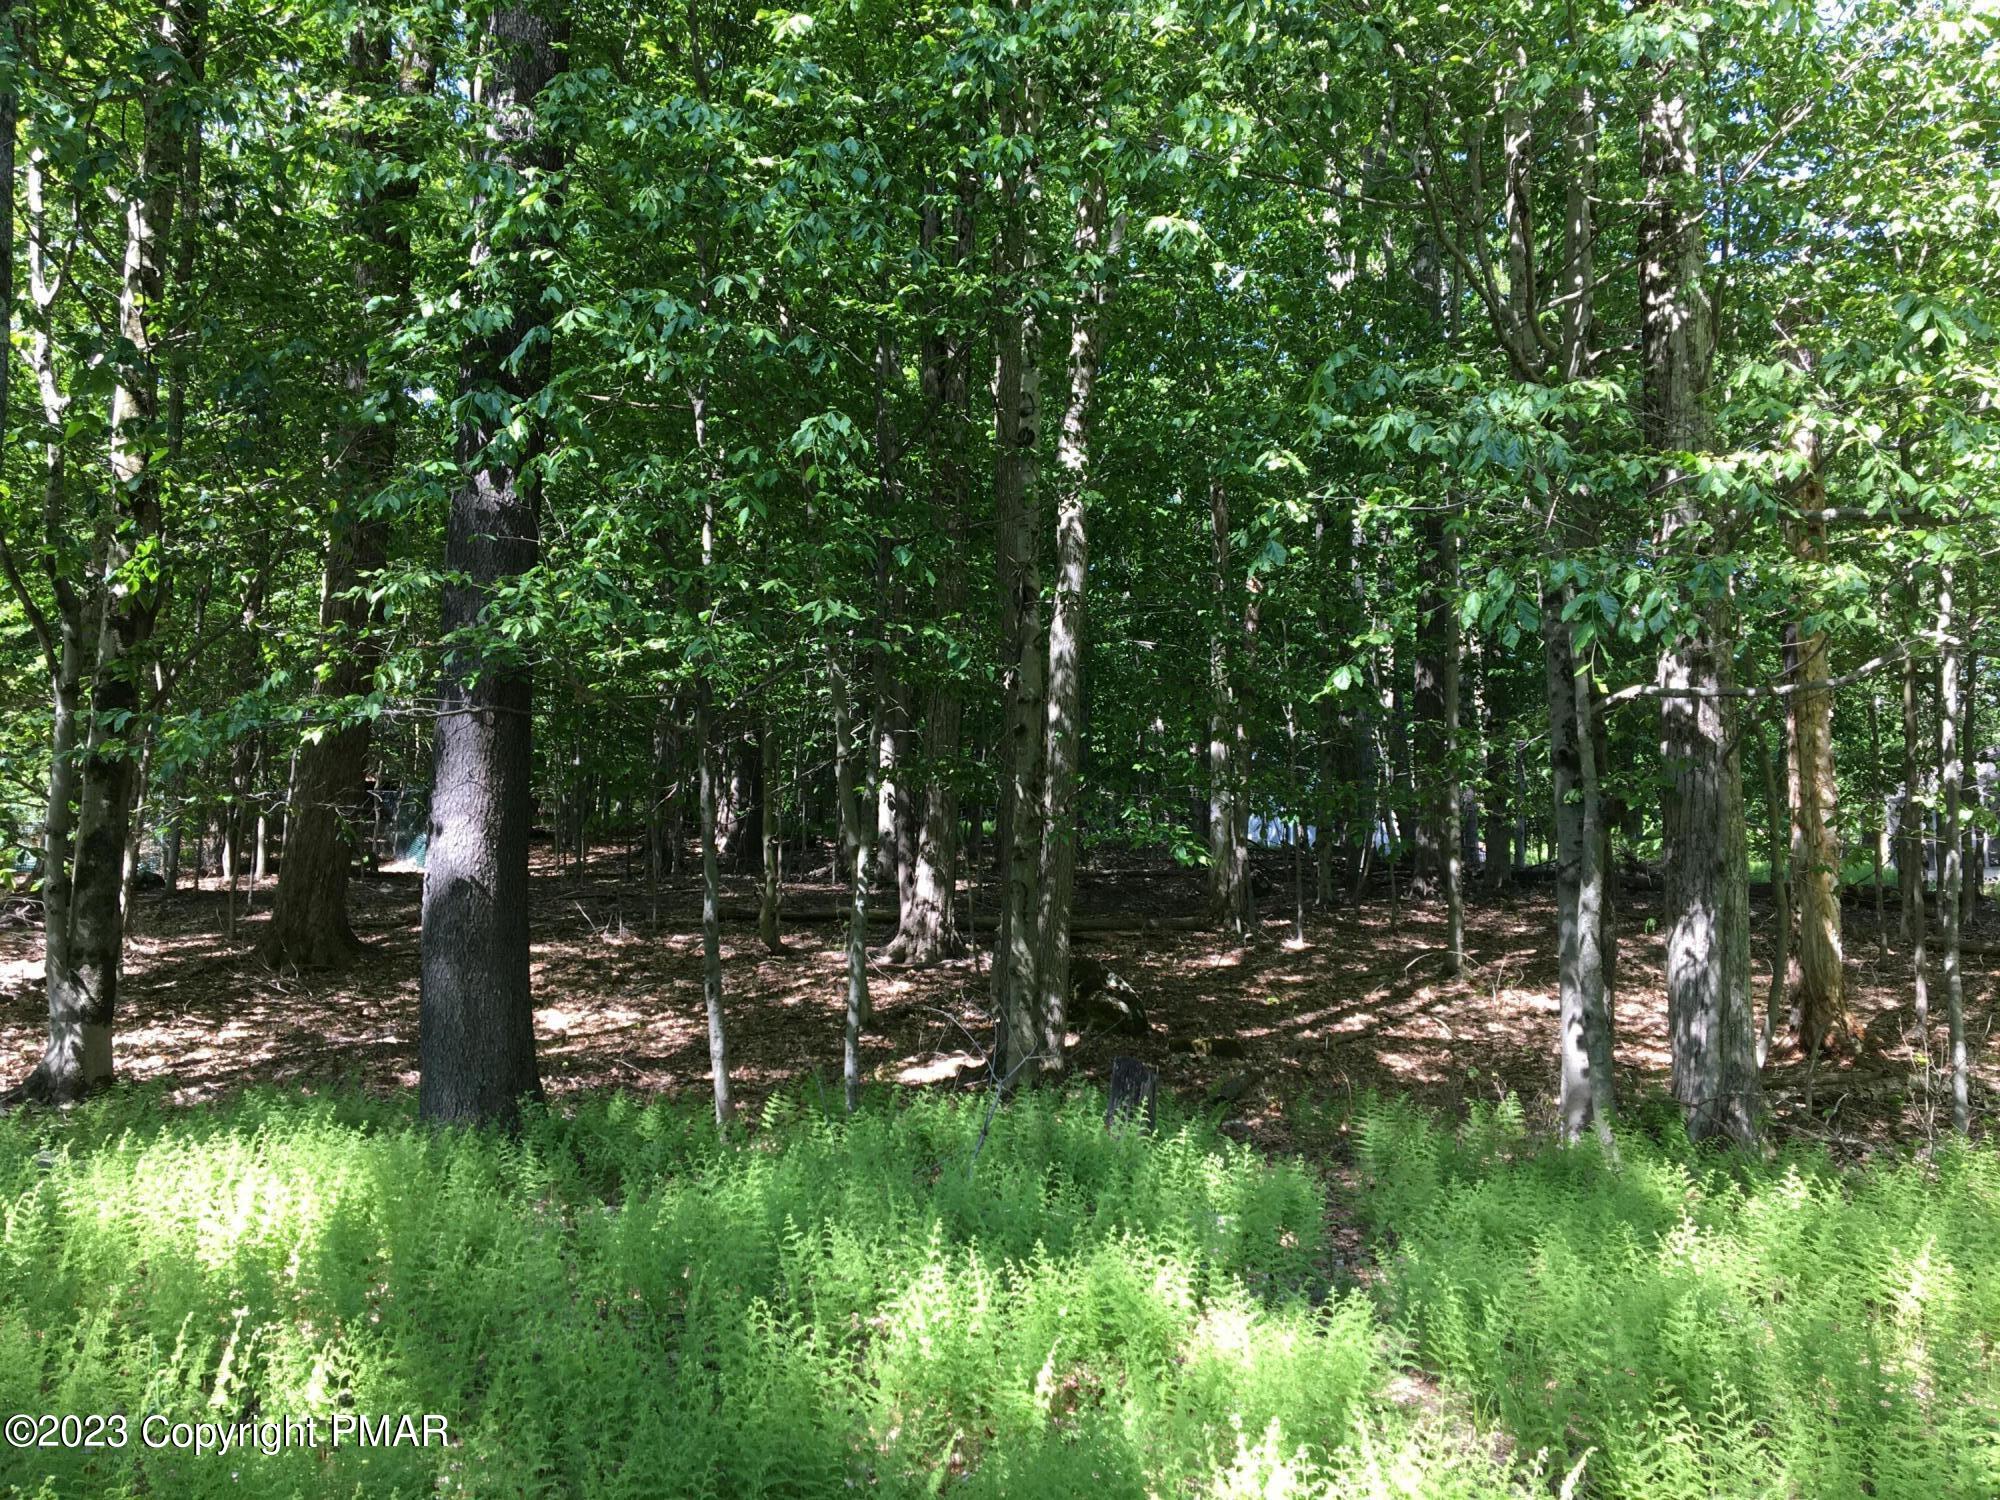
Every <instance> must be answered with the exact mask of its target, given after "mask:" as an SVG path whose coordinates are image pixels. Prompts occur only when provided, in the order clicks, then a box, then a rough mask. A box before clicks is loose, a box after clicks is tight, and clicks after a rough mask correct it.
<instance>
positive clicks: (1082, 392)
mask: <svg viewBox="0 0 2000 1500" xmlns="http://www.w3.org/2000/svg"><path fill="white" fill-rule="evenodd" d="M1105 213H1106V207H1105V191H1104V184H1103V181H1102V180H1101V179H1098V180H1095V181H1093V182H1091V183H1090V184H1088V185H1087V186H1086V187H1085V188H1084V189H1083V192H1082V195H1081V197H1080V199H1079V200H1078V203H1077V218H1076V231H1075V252H1076V258H1077V261H1078V263H1079V268H1080V271H1082V272H1083V273H1084V274H1088V275H1090V276H1091V277H1092V278H1093V280H1092V282H1091V285H1090V287H1089V288H1088V290H1086V291H1085V292H1084V293H1083V295H1082V296H1081V298H1080V299H1079V302H1078V306H1077V308H1076V311H1075V313H1074V314H1073V315H1072V317H1071V319H1070V336H1069V395H1068V400H1067V401H1066V402H1065V404H1064V407H1063V416H1062V430H1061V432H1060V434H1059V435H1058V436H1057V439H1056V470H1057V484H1056V587H1055V602H1054V605H1053V607H1052V608H1051V610H1050V613H1049V666H1048V679H1047V681H1048V689H1047V694H1048V707H1047V715H1046V719H1047V727H1046V739H1045V741H1044V744H1043V749H1042V763H1043V768H1044V769H1043V801H1042V818H1041V822H1042V852H1041V870H1040V875H1039V881H1040V886H1039V892H1038V894H1039V899H1040V907H1039V910H1038V912H1037V918H1036V926H1037V934H1036V941H1037V946H1038V949H1039V951H1038V953H1037V956H1036V983H1037V985H1038V986H1039V989H1040V995H1039V998H1038V1000H1037V1004H1036V1009H1037V1012H1038V1019H1039V1022H1040V1025H1041V1032H1042V1037H1041V1047H1042V1069H1043V1071H1044V1072H1045V1073H1060V1072H1061V1071H1062V1068H1063V1061H1064V1056H1065V1040H1066V1035H1067V1026H1068V1022H1067V1019H1066V1015H1067V1007H1068V1003H1069V933H1070V926H1069V924H1070V901H1071V897H1072V896H1073V895H1074V892H1075V887H1076V843H1077V827H1076V788H1077V775H1078V768H1079V765H1080V764H1081V757H1082V751H1083V653H1084V621H1085V617H1084V588H1085V586H1086V584H1087V583H1088V582H1089V538H1088V534H1087V527H1088V511H1089V500H1090V488H1089V487H1090V480H1091V471H1090V456H1091V454H1090V437H1091V434H1090V416H1091V406H1090V401H1091V391H1092V389H1093V387H1094V386H1095V384H1096V381H1097V362H1098V358H1099V355H1100V353H1101V351H1102V349H1103V346H1104V309H1105V303H1106V301H1107V298H1108V291H1109V289H1108V287H1107V285H1106V283H1105V282H1104V281H1103V280H1102V279H1101V276H1102V271H1101V268H1100V267H1101V259H1102V258H1105V257H1109V256H1112V255H1115V254H1116V253H1117V248H1118V240H1119V238H1120V233H1119V227H1118V226H1117V225H1109V226H1107V224H1106V222H1105Z"/></svg>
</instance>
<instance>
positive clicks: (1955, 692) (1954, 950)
mask: <svg viewBox="0 0 2000 1500" xmlns="http://www.w3.org/2000/svg"><path fill="white" fill-rule="evenodd" d="M1954 571H1955V570H1954V568H1953V567H1952V565H1950V564H1946V565H1945V566H1944V567H1943V568H1942V569H1941V570H1940V571H1939V575H1938V639H1939V640H1940V641H1942V642H1943V643H1944V656H1943V659H1942V661H1941V662H1940V664H1939V672H1938V737H1939V745H1938V749H1939V753H1938V791H1939V795H1940V798H1941V800H1942V801H1943V803H1944V830H1943V837H1942V839H1941V841H1940V842H1941V847H1942V852H1943V855H1944V867H1943V869H1942V871H1941V872H1940V874H1941V878H1940V881H1939V889H1938V926H1939V940H1940V943H1941V944H1942V946H1943V948H1944V1007H1945V1026H1946V1029H1947V1035H1948V1040H1949V1044H1950V1047H1951V1125H1952V1129H1954V1130H1956V1131H1957V1132H1958V1133H1959V1134H1960V1135H1964V1134H1965V1133H1966V1132H1967V1131H1968V1130H1969V1129H1970V1128H1971V1123H1972V1115H1971V1096H1970V1088H1969V1077H1970V1068H1969V1066H1968V1059H1967V1055H1966V1046H1965V984H1964V980H1963V978H1962V976H1961V975H1960V973H1959V947H1958V943H1959V909H1958V903H1959V889H1960V885H1961V883H1962V881H1963V879H1964V847H1963V845H1962V843H1961V841H1960V839H1959V800H1960V794H1961V790H1962V783H1963V782H1964V779H1965V760H1964V755H1965V751H1964V743H1965V697H1964V692H1963V684H1962V681H1961V673H1962V668H1963V660H1962V656H1961V648H1960V646H1959V643H1958V640H1957V638H1956V637H1955V636H1954V634H1953V631H1954V630H1956V629H1957V628H1958V621H1957V620H1955V619H1954V618H1953V610H1952V587H1953V583H1954Z"/></svg>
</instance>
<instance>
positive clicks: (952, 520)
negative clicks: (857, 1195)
mask: <svg viewBox="0 0 2000 1500" xmlns="http://www.w3.org/2000/svg"><path fill="white" fill-rule="evenodd" d="M953 218H954V222H953V232H952V236H951V240H950V244H949V248H948V249H947V250H946V251H945V252H944V258H945V262H946V265H947V266H948V267H949V268H951V269H956V268H959V267H963V266H964V265H965V264H966V263H967V262H968V261H969V260H970V259H971V255H972V215H971V211H970V206H969V204H968V203H967V202H966V192H965V190H964V189H963V188H961V191H960V193H959V195H958V200H957V205H956V208H955V211H954V216H953ZM921 232H922V238H923V244H924V248H925V249H926V250H927V251H933V252H935V251H936V248H937V246H938V244H939V242H940V240H942V239H943V236H944V224H943V215H942V212H941V210H940V209H939V207H938V206H937V205H936V204H935V203H931V204H929V205H928V206H927V207H926V208H925V210H924V220H923V228H922V231H921ZM933 315H934V321H933V325H932V327H931V328H930V330H928V331H927V332H926V333H925V335H924V341H923V349H922V360H923V377H922V379H923V396H924V404H925V408H926V410H927V412H928V415H929V421H928V422H927V423H926V424H925V425H926V430H927V431H928V432H929V433H930V434H931V441H932V444H933V450H932V456H931V474H932V487H931V520H932V524H933V525H934V526H935V527H936V528H937V531H938V534H939V535H940V536H941V537H942V538H943V539H944V551H943V554H942V555H941V556H940V557H939V559H938V567H937V587H936V590H935V592H934V593H933V595H932V603H931V615H932V619H933V622H934V623H935V625H936V626H937V628H938V629H940V630H943V631H948V632H952V633H953V634H954V636H955V635H956V633H957V632H958V631H960V630H961V629H962V628H963V625H964V621H963V620H962V618H961V616H962V615H963V613H964V610H965V552H966V545H967V536H968V523H967V516H966V509H967V503H968V502H967V493H968V484H967V474H966V466H965V455H964V443H965V440H966V437H967V429H968V427H969V423H970V411H969V409H968V401H969V397H970V384H971V382H970V369H969V360H970V353H971V351H970V347H969V340H968V339H966V338H965V337H964V336H963V335H962V334H961V333H959V332H957V331H955V330H954V329H951V328H950V327H949V326H948V325H947V324H946V323H945V321H944V318H945V309H944V306H943V304H942V299H940V301H939V305H938V306H936V307H935V308H934V309H933ZM962 721H963V699H962V697H961V692H960V687H959V671H958V666H957V664H956V663H955V662H953V661H951V660H949V659H947V660H946V661H945V662H943V663H942V664H941V665H940V668H939V671H938V673H937V677H936V681H935V684H934V685H933V686H932V688H931V693H930V703H929V708H928V710H927V712H926V713H925V714H924V721H923V743H924V757H923V759H924V774H925V777H926V778H927V779H926V782H925V784H924V786H923V789H922V795H921V798H920V799H919V801H918V808H917V814H918V816H917V827H916V849H915V853H914V858H913V859H912V861H911V863H910V871H909V875H910V878H909V892H908V895H907V897H906V898H905V899H904V900H903V901H902V902H901V912H902V920H901V923H900V925H899V927H898V929H897V932H896V936H895V939H894V941H893V942H891V943H890V945H889V957H890V958H891V959H892V960H893V961H895V962H898V963H913V964H934V963H937V962H939V961H940V960H942V959H946V958H955V957H957V956H958V955H959V954H960V953H962V952H963V951H964V949H965V943H964V939H963V938H962V937H961V936H960V935H959V930H958V914H957V892H958V882H957V867H958V783H957V781H956V780H955V778H954V777H953V776H952V774H951V773H952V764H953V762H954V761H955V760H956V759H957V758H958V753H959V732H960V728H961V724H962Z"/></svg>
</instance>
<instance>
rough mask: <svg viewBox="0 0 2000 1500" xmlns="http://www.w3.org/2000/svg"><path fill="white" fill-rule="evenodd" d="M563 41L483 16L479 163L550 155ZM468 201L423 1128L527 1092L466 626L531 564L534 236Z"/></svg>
mask: <svg viewBox="0 0 2000 1500" xmlns="http://www.w3.org/2000/svg"><path fill="white" fill-rule="evenodd" d="M566 40H567V26H566V22H565V21H564V20H563V19H562V17H561V15H560V13H559V12H555V13H551V12H547V11H545V10H543V9H534V10H531V9H528V8H525V7H510V8H507V9H502V10H497V11H495V12H493V13H492V15H491V17H490V18H489V20H488V21H487V24H486V38H485V50H486V57H487V66H488V68H489V69H490V72H489V73H488V75H487V76H486V78H485V79H484V80H483V83H484V88H485V90H486V94H485V97H484V98H481V99H480V100H478V102H479V103H480V104H483V105H485V106H486V107H487V109H488V110H489V111H490V117H489V118H490V119H491V120H492V121H493V124H492V125H491V127H490V128H489V134H488V146H487V152H486V155H487V161H488V164H489V166H490V167H491V168H492V169H493V170H494V171H495V172H496V173H498V174H499V175H500V178H501V180H502V181H506V180H509V179H514V178H516V176H517V174H520V173H522V172H524V171H526V170H531V169H535V170H541V171H548V170H551V169H553V168H554V167H556V166H557V165H558V164H559V160H560V158H559V156H558V154H557V149H556V147H555V146H554V144H553V143H552V142H551V141H550V140H548V139H547V137H546V136H545V135H544V134H543V132H542V131H541V130H540V129H539V128H538V126H539V121H538V120H537V118H536V104H537V100H538V96H539V95H540V94H541V93H542V91H543V90H544V89H545V88H546V87H547V86H548V85H549V84H550V83H551V82H553V81H554V79H555V78H556V76H557V75H558V74H559V73H560V72H561V71H562V69H563V66H564V58H563V49H564V43H565V41H566ZM476 212H477V214H478V216H479V217H480V219H481V220H482V228H481V229H480V231H479V233H478V235H477V237H476V238H475V240H474V244H473V252H472V264H473V271H474V275H475V279H476V280H478V281H480V282H483V283H485V284H486V285H485V286H484V287H482V291H484V292H485V293H486V294H487V295H489V296H492V297H493V298H494V299H495V305H496V307H497V308H504V309H505V310H506V313H505V321H504V323H503V324H502V325H501V326H499V327H497V328H495V329H493V330H492V331H491V332H490V333H487V334H485V335H483V336H482V337H480V338H479V339H477V340H476V341H475V342H474V343H473V344H472V347H471V348H470V349H468V351H467V355H466V359H465V364H464V368H463V372H462V374H461V385H462V388H463V390H462V394H463V396H464V398H465V399H463V400H462V401H461V403H460V405H461V407H462V409H463V410H464V411H465V412H467V413H468V415H467V417H466V419H465V420H464V421H463V422H462V424H461V426H460V428H459V433H458V461H459V466H460V475H461V477H460V480H459V483H458V487H457V489H456V490H455V491H454V493H453V495H452V498H451V512H450V516H449V519H448V521H447V525H446V532H445V569H446V571H447V574H449V575H451V576H452V578H453V581H452V582H450V583H448V584H447V585H446V588H445V591H444V611H443V619H442V625H443V629H444V632H445V636H446V638H447V640H448V641H450V642H451V644H450V647H449V650H448V653H447V656H446V659H445V667H444V681H443V684H442V693H441V695H440V696H441V702H440V706H439V711H438V717H437V728H436V732H435V751H434V754H435V761H434V770H433V773H432V790H431V815H430V835H429V845H428V856H427V862H426V865H425V868H424V892H423V942H422V967H421V979H420V986H419V1020H418V1041H417V1050H418V1057H419V1065H420V1070H421V1083H420V1086H419V1089H418V1110H419V1112H420V1113H421V1114H422V1116H423V1118H424V1119H426V1120H431V1121H435V1122H438V1123H460V1122H462V1123H467V1124H476V1123H483V1122H487V1121H496V1122H500V1123H503V1124H511V1123H512V1122H513V1121H514V1120H515V1119H516V1118H517V1116H518V1112H519V1109H520V1105H521V1101H522V1100H523V1099H524V1098H538V1097H539V1096H540V1094H541V1078H540V1075H539V1073H538V1071H537V1069H536V1064H535V1030H534V1013H533V1000H532V996H531V994H530V990H529V978H528V840H529V833H530V825H531V824H532V822H533V816H534V805H535V788H534V759H533V754H532V747H531V744H530V737H529V736H530V728H531V725H532V723H533V715H534V684H533V680H532V677H531V675H530V670H529V667H528V665H527V663H526V662H524V661H522V660H520V659H519V657H518V656H517V655H515V654H514V653H512V652H511V651H508V650H505V649H502V648H501V647H500V646H499V645H498V644H497V643H495V642H492V641H489V640H485V639H482V638H481V633H482V630H481V628H482V615H483V614H484V611H485V608H486V605H487V602H488V600H489V599H490V598H491V596H492V594H493V592H494V590H495V589H497V588H501V587H504V586H506V585H507V584H509V583H510V582H511V581H512V580H513V579H516V578H518V577H519V576H520V575H521V574H522V573H524V572H526V571H527V570H528V569H530V568H532V567H533V566H534V564H535V560H536V554H537V551H538V548H539V542H540V538H539V527H540V521H539V511H540V465H541V457H542V452H543V445H544V442H545V435H544V433H543V430H542V424H541V422H540V420H539V419H538V418H536V417H535V416H534V415H533V414H532V411H531V409H530V403H531V402H533V400H534V399H535V398H536V397H537V396H539V395H540V394H541V392H542V391H543V389H544V388H545V387H546V385H547V384H548V379H549V371H550V361H549V340H548V337H547V333H546V330H538V329H537V326H536V324H535V322H534V320H535V319H536V318H537V317H538V315H539V314H540V312H541V309H542V299H541V297H540V295H539V289H538V287H537V278H538V276H539V274H540V272H539V270H538V268H537V266H536V255H535V252H536V250H537V249H539V248H545V242H544V243H543V244H541V245H537V244H533V243H519V242H514V243H508V242H496V238H495V235H494V231H493V230H492V229H490V228H487V227H483V226H484V225H485V224H490V223H491V222H492V221H493V220H494V219H495V218H497V217H499V214H500V209H499V205H498V204H496V203H492V202H488V203H482V204H480V205H479V206H478V208H477V210H476ZM514 233H516V234H519V233H520V231H515V232H514ZM454 637H456V639H454Z"/></svg>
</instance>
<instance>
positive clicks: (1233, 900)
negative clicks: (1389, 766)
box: [1208, 475, 1250, 939]
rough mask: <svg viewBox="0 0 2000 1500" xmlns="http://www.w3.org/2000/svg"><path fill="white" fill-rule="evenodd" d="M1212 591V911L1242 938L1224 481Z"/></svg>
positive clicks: (1241, 826)
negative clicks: (1213, 603)
mask: <svg viewBox="0 0 2000 1500" xmlns="http://www.w3.org/2000/svg"><path fill="white" fill-rule="evenodd" d="M1208 518H1209V546H1210V554H1211V557H1212V559H1213V567H1212V571H1211V573H1210V589H1211V592H1212V593H1213V595H1214V600H1215V606H1214V614H1215V618H1214V622H1213V624H1212V625H1211V626H1210V627H1209V628H1210V636H1209V646H1208V686H1209V731H1208V879H1209V887H1208V889H1209V906H1210V909H1211V911H1212V913H1213V915H1214V917H1215V920H1216V922H1217V924H1218V925H1219V926H1220V927H1221V928H1222V930H1223V932H1224V933H1226V934H1227V935H1229V936H1231V937H1234V938H1238V939H1240V938H1242V937H1244V936H1246V935H1247V934H1248V933H1249V930H1250V851H1249V847H1248V842H1247V840H1246V838H1245V836H1244V835H1245V827H1246V820H1245V818H1244V816H1243V811H1244V809H1243V800H1244V798H1243V792H1244V787H1243V777H1244V771H1245V769H1246V768H1245V767H1244V766H1242V765H1241V764H1240V750H1241V748H1242V743H1243V729H1242V714H1241V712H1240V710H1239V708H1238V705H1237V690H1236V663H1235V656H1236V652H1235V650H1234V640H1233V638H1234V637H1235V635H1236V634H1237V626H1236V624H1235V609H1234V606H1233V603H1232V600H1231V590H1230V587H1229V490H1228V488H1227V486H1226V485H1225V484H1224V483H1223V480H1222V477H1221V476H1220V475H1215V476H1211V477H1210V479H1209V481H1208Z"/></svg>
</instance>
